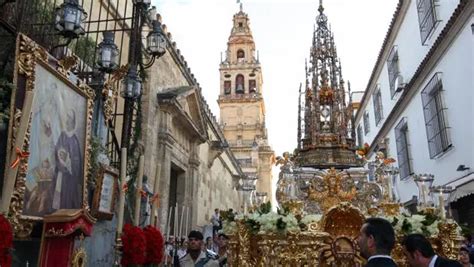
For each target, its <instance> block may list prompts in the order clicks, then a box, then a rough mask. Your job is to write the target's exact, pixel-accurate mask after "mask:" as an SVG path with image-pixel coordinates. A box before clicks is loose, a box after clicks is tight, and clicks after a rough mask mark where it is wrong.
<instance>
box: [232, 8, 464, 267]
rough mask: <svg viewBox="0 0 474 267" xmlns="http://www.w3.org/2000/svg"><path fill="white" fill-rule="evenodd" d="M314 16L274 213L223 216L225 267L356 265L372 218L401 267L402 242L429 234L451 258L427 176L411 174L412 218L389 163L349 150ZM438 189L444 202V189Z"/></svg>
mask: <svg viewBox="0 0 474 267" xmlns="http://www.w3.org/2000/svg"><path fill="white" fill-rule="evenodd" d="M318 11H319V15H318V16H317V18H316V23H317V27H316V29H315V30H314V34H313V43H312V47H311V50H310V51H311V53H310V67H309V68H308V66H306V67H305V69H306V86H305V91H304V92H301V89H300V100H299V103H298V106H299V112H298V145H297V148H296V150H295V153H294V155H291V154H289V153H284V154H283V157H278V158H277V165H280V166H281V167H280V170H281V171H280V174H279V180H278V183H277V189H276V199H277V201H278V203H279V213H275V212H271V211H270V208H269V207H268V206H267V205H265V204H264V205H261V206H260V207H257V206H255V207H254V209H253V210H251V212H250V213H245V214H240V215H237V216H235V217H234V216H233V215H232V214H227V215H229V216H224V217H226V220H225V222H224V232H226V233H227V234H229V236H230V241H229V246H230V253H229V255H230V256H229V261H228V262H229V265H230V266H239V267H240V266H243V267H245V266H361V265H363V263H364V259H362V257H361V256H360V253H359V248H358V246H357V237H358V235H359V231H360V228H361V227H362V225H363V223H364V220H365V219H366V218H368V217H373V216H377V217H384V218H386V219H387V220H389V221H390V222H392V225H393V226H394V229H395V232H396V246H395V248H394V250H393V251H392V257H393V258H394V259H395V261H396V262H397V263H398V264H399V266H407V264H406V262H405V258H404V255H403V251H402V247H401V245H400V243H401V240H402V238H403V237H404V235H406V234H409V233H412V232H422V233H424V234H425V235H426V236H428V238H429V240H430V241H431V243H432V244H433V247H434V249H435V250H436V252H437V253H438V254H440V255H442V256H444V257H447V258H456V256H457V253H458V249H459V246H458V244H459V231H458V225H457V224H456V223H455V222H454V221H452V220H448V219H446V217H445V215H444V213H445V211H444V205H443V204H444V202H443V201H439V202H440V204H441V205H440V208H439V209H437V208H434V207H431V205H430V201H429V190H430V186H431V183H432V181H433V177H431V176H430V175H418V176H416V177H414V178H415V181H417V184H418V185H419V189H420V199H421V200H422V203H421V205H419V212H418V214H414V215H409V214H408V213H407V212H405V211H402V207H401V205H400V203H398V202H397V201H396V199H397V197H396V196H395V195H394V189H393V182H392V179H393V177H394V176H396V175H397V169H396V168H394V167H392V166H391V165H392V163H393V162H394V161H395V160H393V159H391V158H388V157H386V156H385V155H384V153H383V152H377V153H375V155H376V156H375V157H374V160H371V161H368V160H367V159H366V158H365V156H366V155H367V154H368V151H369V146H368V145H367V146H365V147H361V148H358V149H357V148H356V147H355V144H354V139H355V131H354V125H353V105H352V103H349V104H346V90H345V88H344V81H343V79H342V71H341V64H340V61H339V58H338V57H337V53H336V46H335V42H334V36H333V34H332V33H331V31H330V30H329V27H328V23H327V17H326V15H325V14H324V12H323V11H324V8H323V6H322V3H320V6H319V9H318ZM348 93H349V95H350V88H349V90H348ZM301 96H304V101H301ZM350 101H351V100H350ZM367 165H370V166H371V168H370V169H371V171H370V172H369V170H368V169H366V168H365V167H364V166H367ZM369 176H370V179H369ZM436 191H437V192H438V193H440V199H443V190H442V189H440V190H436ZM444 192H445V191H444Z"/></svg>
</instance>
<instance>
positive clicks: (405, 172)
mask: <svg viewBox="0 0 474 267" xmlns="http://www.w3.org/2000/svg"><path fill="white" fill-rule="evenodd" d="M395 139H396V143H397V157H398V168H399V169H400V179H406V178H408V177H409V176H410V174H412V168H411V164H410V153H409V152H410V151H409V143H408V124H407V119H406V118H403V119H402V120H401V121H400V122H399V123H398V124H397V126H396V127H395Z"/></svg>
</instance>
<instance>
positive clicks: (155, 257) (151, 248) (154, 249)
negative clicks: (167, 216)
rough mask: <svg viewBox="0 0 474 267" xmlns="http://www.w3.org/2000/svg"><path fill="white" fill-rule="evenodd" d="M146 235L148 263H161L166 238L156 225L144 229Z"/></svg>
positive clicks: (146, 261)
mask: <svg viewBox="0 0 474 267" xmlns="http://www.w3.org/2000/svg"><path fill="white" fill-rule="evenodd" d="M143 232H144V233H145V237H146V260H145V263H146V264H159V263H161V261H162V260H163V256H164V255H163V254H164V246H165V240H164V238H163V235H162V234H161V232H160V230H158V228H156V227H154V226H151V225H149V226H147V227H145V229H143Z"/></svg>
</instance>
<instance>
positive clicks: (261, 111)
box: [217, 5, 274, 200]
mask: <svg viewBox="0 0 474 267" xmlns="http://www.w3.org/2000/svg"><path fill="white" fill-rule="evenodd" d="M219 72H220V94H219V98H218V100H217V102H218V104H219V108H220V124H221V127H222V129H223V131H224V135H225V137H226V139H227V141H228V142H229V146H230V148H231V150H232V151H233V153H234V155H235V156H236V158H237V160H238V161H239V163H240V166H241V167H242V170H243V171H244V173H245V174H246V175H247V177H248V178H250V179H254V181H253V182H254V183H255V184H256V193H257V194H258V195H262V193H266V195H267V200H270V199H271V196H272V173H271V170H272V161H273V157H274V152H273V150H272V148H271V147H270V146H269V144H268V136H267V129H266V126H265V104H264V101H263V96H262V84H263V78H262V69H261V65H260V62H259V59H258V53H257V54H256V50H255V42H254V40H253V36H252V31H251V30H250V22H249V17H248V15H247V14H246V13H244V12H243V11H242V5H240V11H239V12H238V13H236V14H235V15H234V17H233V26H232V30H231V33H230V36H229V39H228V42H227V51H226V53H225V57H224V58H223V59H221V63H220V67H219ZM250 183H252V182H250Z"/></svg>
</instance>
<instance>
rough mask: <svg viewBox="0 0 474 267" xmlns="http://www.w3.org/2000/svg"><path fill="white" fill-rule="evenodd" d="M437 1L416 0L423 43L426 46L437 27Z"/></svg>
mask: <svg viewBox="0 0 474 267" xmlns="http://www.w3.org/2000/svg"><path fill="white" fill-rule="evenodd" d="M434 1H435V0H416V8H417V10H418V23H419V24H420V36H421V43H422V44H423V45H425V44H426V41H427V40H428V38H429V37H430V35H431V33H433V30H434V29H435V27H436V24H437V22H438V20H437V19H436V10H435V4H434Z"/></svg>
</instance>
